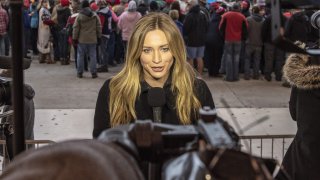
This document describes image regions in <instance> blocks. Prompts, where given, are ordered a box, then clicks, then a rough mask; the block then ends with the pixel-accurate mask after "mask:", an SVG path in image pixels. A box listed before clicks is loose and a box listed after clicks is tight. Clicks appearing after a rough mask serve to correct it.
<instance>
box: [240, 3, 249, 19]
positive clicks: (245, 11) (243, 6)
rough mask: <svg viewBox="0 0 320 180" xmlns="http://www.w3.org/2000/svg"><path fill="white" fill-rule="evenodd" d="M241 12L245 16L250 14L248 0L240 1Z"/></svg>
mask: <svg viewBox="0 0 320 180" xmlns="http://www.w3.org/2000/svg"><path fill="white" fill-rule="evenodd" d="M241 13H242V14H243V15H244V16H245V17H246V18H247V17H249V16H250V15H251V13H250V1H249V0H243V1H241Z"/></svg>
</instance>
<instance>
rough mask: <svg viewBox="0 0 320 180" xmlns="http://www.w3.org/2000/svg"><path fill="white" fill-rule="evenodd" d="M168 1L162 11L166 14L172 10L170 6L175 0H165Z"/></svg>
mask: <svg viewBox="0 0 320 180" xmlns="http://www.w3.org/2000/svg"><path fill="white" fill-rule="evenodd" d="M165 2H166V5H165V7H164V8H163V9H162V12H163V13H166V14H169V11H170V9H171V8H170V6H171V4H172V3H173V2H174V0H166V1H165Z"/></svg>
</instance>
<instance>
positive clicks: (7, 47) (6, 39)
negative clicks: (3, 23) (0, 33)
mask: <svg viewBox="0 0 320 180" xmlns="http://www.w3.org/2000/svg"><path fill="white" fill-rule="evenodd" d="M1 6H2V8H3V9H4V10H6V11H7V14H8V16H9V18H8V19H9V23H8V25H7V34H6V35H5V36H4V49H5V52H4V54H5V56H9V54H10V53H9V52H10V46H11V42H10V38H11V31H10V22H11V17H10V14H11V13H10V12H11V10H9V0H4V2H2V3H1Z"/></svg>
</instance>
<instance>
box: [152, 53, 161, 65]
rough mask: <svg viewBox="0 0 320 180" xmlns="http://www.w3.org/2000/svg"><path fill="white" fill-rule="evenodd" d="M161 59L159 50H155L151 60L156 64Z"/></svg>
mask: <svg viewBox="0 0 320 180" xmlns="http://www.w3.org/2000/svg"><path fill="white" fill-rule="evenodd" d="M161 61H162V59H161V53H160V52H159V51H155V53H154V56H153V62H154V63H156V64H158V63H160V62H161Z"/></svg>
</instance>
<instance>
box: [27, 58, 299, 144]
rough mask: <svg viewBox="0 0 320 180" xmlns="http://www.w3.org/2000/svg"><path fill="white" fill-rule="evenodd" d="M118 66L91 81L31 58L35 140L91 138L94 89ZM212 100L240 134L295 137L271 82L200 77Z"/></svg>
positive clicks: (284, 102)
mask: <svg viewBox="0 0 320 180" xmlns="http://www.w3.org/2000/svg"><path fill="white" fill-rule="evenodd" d="M121 68H122V65H118V66H117V67H112V68H109V72H108V73H99V74H98V76H99V77H98V78H96V79H92V78H91V74H90V73H89V72H85V73H84V78H82V79H79V78H77V77H76V70H75V64H74V62H71V64H70V65H66V66H62V65H60V63H59V62H58V63H56V64H39V62H38V61H37V60H36V59H34V60H33V61H32V64H31V67H30V68H29V69H27V70H25V73H24V77H25V83H28V84H30V85H31V86H32V87H33V88H34V90H35V92H36V95H35V98H34V102H35V107H36V117H35V127H34V131H35V139H48V140H53V141H64V140H68V139H90V138H92V135H91V133H92V129H93V116H94V109H95V103H96V99H97V95H98V92H99V89H100V88H101V86H102V84H103V83H104V81H105V80H107V79H108V78H110V77H112V76H113V75H115V74H116V73H117V72H119V70H120V69H121ZM203 79H204V80H205V81H206V83H207V85H208V86H209V88H210V91H211V93H212V95H213V99H214V102H215V104H216V107H217V111H218V115H219V116H221V117H222V118H223V119H225V120H226V121H228V122H229V123H230V124H231V125H232V126H233V127H234V128H235V129H236V131H237V132H238V133H239V134H240V135H279V134H280V135H281V134H295V132H296V124H295V122H294V121H292V119H291V117H290V114H289V110H288V101H289V97H290V88H285V87H282V86H281V82H277V81H275V80H273V81H271V82H267V81H265V80H263V79H260V80H249V81H248V80H243V78H241V79H240V81H238V82H226V81H223V80H222V78H209V77H208V76H207V75H204V76H203Z"/></svg>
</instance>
